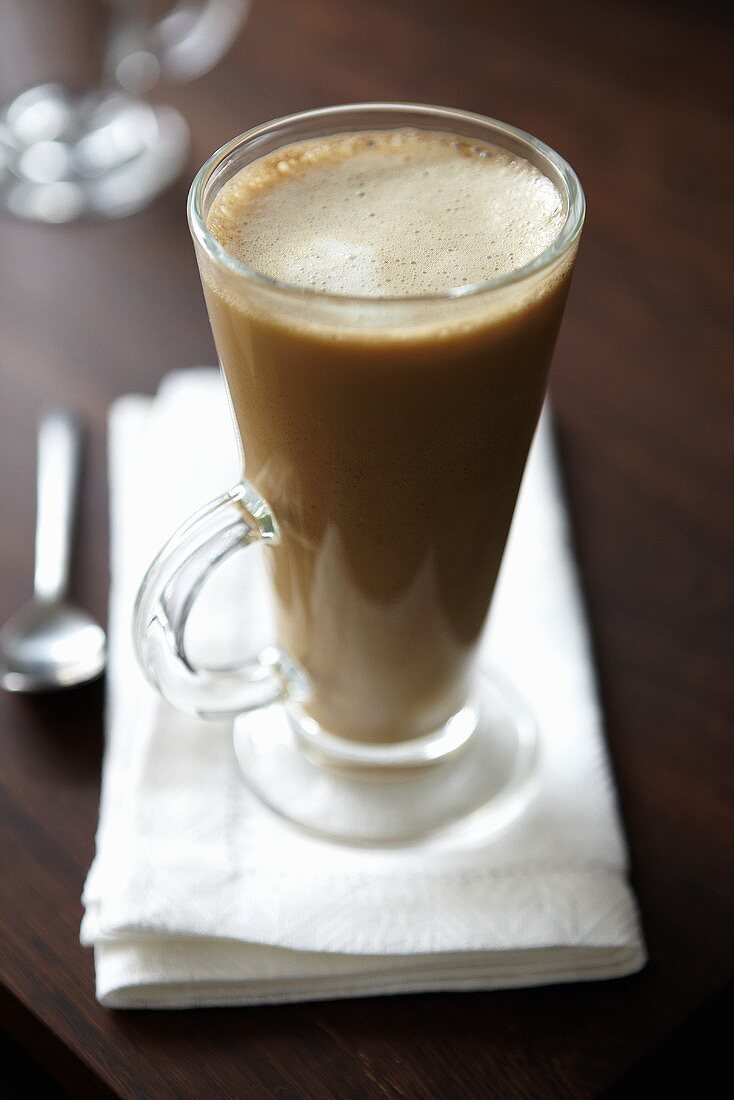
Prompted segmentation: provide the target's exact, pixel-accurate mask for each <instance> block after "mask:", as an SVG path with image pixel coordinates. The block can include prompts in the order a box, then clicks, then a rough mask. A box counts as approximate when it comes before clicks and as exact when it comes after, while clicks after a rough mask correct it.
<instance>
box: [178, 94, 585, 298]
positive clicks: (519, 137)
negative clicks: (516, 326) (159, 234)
mask: <svg viewBox="0 0 734 1100" xmlns="http://www.w3.org/2000/svg"><path fill="white" fill-rule="evenodd" d="M367 111H372V112H384V113H385V115H386V116H388V115H389V114H392V113H398V112H404V113H407V114H413V115H415V116H416V117H419V116H422V117H425V116H432V117H434V118H436V119H437V120H438V121H443V122H444V123H446V124H447V125H446V127H445V128H446V130H448V132H451V130H450V122H451V120H452V119H453V120H457V119H458V120H459V121H461V122H463V123H465V124H474V125H478V126H483V127H491V128H492V129H493V130H494V131H495V133H496V134H497V135H498V136H499V137H501V136H502V135H506V136H507V137H508V138H511V139H512V140H514V141H515V142H520V143H521V144H522V145H525V146H529V147H530V148H531V149H532V150H533V151H534V152H535V153H536V154H539V155H540V156H541V157H543V158H545V160H546V161H548V162H549V163H550V164H551V165H552V166H553V168H554V169H555V170H556V172H557V173H558V175H559V176H560V178H561V180H562V181H563V184H564V186H565V188H566V192H567V196H566V197H567V201H568V209H567V211H566V217H565V220H564V223H563V226H562V227H561V229H560V231H559V232H558V234H557V235H556V236H555V237H554V238H553V240H552V241H551V243H550V244H549V245H547V246H546V248H544V249H543V251H542V252H540V253H539V254H538V255H537V256H536V257H535V258H534V259H533V260H531V261H530V262H529V263H527V264H523V266H522V267H518V268H515V269H514V270H513V271H509V272H507V273H505V274H504V275H499V276H495V277H494V278H490V279H484V280H481V281H480V282H476V283H467V284H465V285H463V286H457V287H450V288H449V289H448V290H445V291H439V292H436V293H432V294H412V295H404V296H397V297H390V298H387V297H378V296H375V295H359V294H336V293H334V292H331V291H322V290H311V289H309V288H308V287H301V286H297V285H296V284H294V283H287V282H284V281H283V280H281V279H274V278H271V277H270V276H268V275H264V274H263V273H262V272H260V271H257V270H256V269H255V268H251V267H248V266H247V264H245V263H243V262H242V261H241V260H238V259H236V258H235V257H234V256H233V255H232V254H231V253H230V252H228V251H227V249H226V248H224V246H223V245H222V244H220V242H219V241H218V240H217V238H216V237H215V236H214V235H213V234H212V233H210V232H209V230H208V229H207V226H206V221H205V219H204V215H203V210H202V206H203V199H204V197H205V193H206V188H207V185H208V184H209V182H210V180H211V179H212V177H213V176H214V174H215V172H216V171H217V169H218V168H220V167H221V165H223V164H224V163H225V162H226V161H227V160H229V159H230V158H231V157H232V156H233V155H234V154H235V153H236V152H237V151H238V150H239V149H240V148H242V147H244V146H245V145H246V144H248V143H249V142H252V141H254V140H255V139H256V138H259V137H264V136H267V135H268V134H275V133H277V131H278V130H279V129H282V128H283V127H284V126H286V125H288V124H293V123H299V122H302V121H307V120H312V121H314V122H318V121H319V120H320V119H322V120H324V121H326V120H327V119H329V118H335V117H336V118H342V119H343V118H349V117H350V116H352V115H358V114H360V113H364V112H367ZM355 128H356V127H355ZM293 140H294V141H297V140H298V138H294V139H293ZM477 140H479V139H477ZM285 144H288V142H287V141H286V142H284V145H285ZM498 144H499V143H498ZM186 209H187V216H188V222H189V228H190V230H191V235H192V236H193V238H194V240H195V241H196V242H197V243H198V244H199V245H200V246H201V248H203V250H204V251H205V252H206V253H207V255H208V256H209V257H210V259H211V260H213V261H214V262H216V263H217V264H219V265H220V266H222V267H224V268H226V269H227V270H228V271H230V272H232V273H233V274H235V275H238V276H240V277H241V278H244V279H245V280H247V281H248V282H250V283H254V284H256V285H258V286H260V287H264V288H266V289H268V290H271V291H277V292H278V293H280V294H285V295H287V296H288V297H291V298H294V299H297V300H299V301H307V300H315V301H329V302H332V303H338V304H341V305H344V304H349V303H351V304H358V305H360V306H363V307H365V308H374V307H376V306H379V307H380V308H382V309H384V308H385V307H386V306H391V305H394V304H398V305H399V304H410V303H413V304H415V303H419V302H424V303H425V302H439V301H452V300H456V299H457V298H462V299H463V298H470V297H474V296H478V295H481V294H484V293H490V292H491V291H494V290H500V289H502V288H504V287H508V286H513V285H515V284H517V283H521V282H523V281H525V280H526V279H528V278H531V277H532V276H534V275H536V274H538V273H540V272H542V271H544V270H546V269H547V268H549V267H551V266H552V265H553V264H554V263H555V262H556V261H557V260H559V259H561V258H562V257H563V256H564V254H565V253H567V252H568V251H569V249H570V248H571V247H572V246H573V245H574V244H575V242H576V241H577V240H578V238H579V235H580V233H581V229H582V227H583V224H584V216H585V212H586V200H585V197H584V192H583V188H582V187H581V182H580V180H579V178H578V176H577V175H576V173H575V172H574V170H573V168H572V167H571V165H570V164H569V163H568V162H567V161H566V160H565V159H564V158H563V157H562V156H561V155H560V154H559V153H557V152H556V151H555V150H554V149H552V148H551V147H550V146H549V145H546V144H545V142H543V141H540V140H539V139H538V138H536V137H533V135H532V134H529V133H527V132H526V131H525V130H521V129H519V128H518V127H517V126H512V125H510V124H509V123H506V122H501V121H500V120H498V119H495V118H490V117H488V116H486V115H481V114H477V113H476V112H473V111H464V110H460V109H458V108H455V107H439V106H434V105H432V104H422V103H400V102H390V101H385V102H367V103H346V104H336V105H334V106H330V107H318V108H315V109H313V110H308V111H298V112H296V113H294V114H290V115H283V116H281V117H280V118H276V119H272V120H271V121H269V122H263V123H260V124H259V125H257V126H253V127H251V129H249V130H245V131H244V132H243V133H241V134H238V135H237V137H234V138H231V139H230V141H228V142H226V143H225V144H224V145H222V146H220V148H219V149H217V150H216V152H214V153H213V154H212V155H211V156H210V157H209V158H208V160H206V161H205V163H204V164H203V165H202V167H201V168H200V169H199V171H198V172H197V173H196V176H195V177H194V180H193V182H192V184H191V188H190V189H189V195H188V201H187V206H186Z"/></svg>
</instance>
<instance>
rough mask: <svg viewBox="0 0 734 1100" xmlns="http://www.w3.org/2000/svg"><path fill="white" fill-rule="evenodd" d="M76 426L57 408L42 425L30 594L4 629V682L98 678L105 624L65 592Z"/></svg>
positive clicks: (63, 683) (66, 682)
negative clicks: (99, 623)
mask: <svg viewBox="0 0 734 1100" xmlns="http://www.w3.org/2000/svg"><path fill="white" fill-rule="evenodd" d="M79 438H80V434H79V428H78V426H77V424H76V422H75V421H74V420H73V419H72V417H71V416H69V414H68V413H65V412H62V411H54V412H51V413H48V414H47V415H46V416H45V417H44V418H43V420H42V422H41V426H40V428H39V431H38V511H37V517H36V567H35V575H34V581H33V598H32V599H31V600H30V601H29V602H28V603H27V604H25V605H24V606H23V607H21V609H20V611H17V612H16V613H15V615H13V616H12V617H11V618H10V619H8V621H7V622H6V623H5V625H4V626H3V628H2V629H1V630H0V684H2V686H3V687H4V688H7V690H8V691H54V690H56V689H58V688H66V687H73V686H74V685H76V684H82V683H85V682H86V681H87V680H91V679H93V678H94V677H95V676H99V674H100V673H101V672H102V670H103V669H104V666H105V660H106V641H105V634H104V631H103V630H102V627H101V626H99V625H98V623H96V622H95V621H94V619H92V618H91V616H89V615H88V614H87V613H86V611H82V609H81V608H79V607H75V606H74V605H73V604H71V603H69V602H68V601H67V598H66V594H67V586H68V580H69V559H70V555H71V535H72V526H73V521H74V506H75V503H76V487H77V480H78V471H79Z"/></svg>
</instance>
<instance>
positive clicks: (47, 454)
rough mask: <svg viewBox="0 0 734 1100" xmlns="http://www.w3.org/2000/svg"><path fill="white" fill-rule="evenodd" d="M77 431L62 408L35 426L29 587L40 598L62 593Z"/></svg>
mask: <svg viewBox="0 0 734 1100" xmlns="http://www.w3.org/2000/svg"><path fill="white" fill-rule="evenodd" d="M79 444H80V432H79V427H78V425H77V422H76V421H75V420H74V419H73V417H71V416H70V415H69V413H67V412H64V411H63V410H60V409H59V410H54V411H53V412H49V413H47V414H46V415H45V416H44V417H43V420H42V421H41V424H40V427H39V429H38V490H37V491H38V510H37V514H36V568H35V575H34V579H33V587H34V590H35V594H36V596H38V598H39V599H42V600H48V601H55V600H60V599H62V598H63V596H64V595H65V594H66V588H67V584H68V580H69V562H70V558H71V536H72V527H73V523H74V509H75V504H76V490H77V482H78V474H79Z"/></svg>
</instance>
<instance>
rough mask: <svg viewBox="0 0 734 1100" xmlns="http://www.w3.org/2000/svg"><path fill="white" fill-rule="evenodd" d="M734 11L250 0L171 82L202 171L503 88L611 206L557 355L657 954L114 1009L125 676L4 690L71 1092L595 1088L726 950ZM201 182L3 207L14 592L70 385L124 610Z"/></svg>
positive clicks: (1, 958)
mask: <svg viewBox="0 0 734 1100" xmlns="http://www.w3.org/2000/svg"><path fill="white" fill-rule="evenodd" d="M0 33H1V30H0ZM730 35H731V28H730V27H729V26H727V24H726V23H725V22H724V21H723V17H722V16H720V15H718V14H717V13H716V11H715V10H713V9H708V8H707V7H706V6H705V5H701V4H693V3H691V4H685V3H682V2H679V3H676V4H665V3H663V2H662V0H661V2H659V3H656V2H654V0H648V2H646V3H642V2H640V3H632V2H624V0H616V2H612V0H607V2H605V3H597V4H594V3H592V4H589V3H581V2H577V3H570V2H564V0H557V2H556V3H553V4H549V3H547V0H528V2H525V3H517V2H516V0H495V2H493V3H491V4H490V3H488V2H487V3H479V2H478V3H469V2H468V0H452V2H451V3H447V2H446V0H423V2H419V0H372V2H370V3H364V2H360V0H348V2H347V0H256V2H255V5H254V10H253V13H252V16H251V18H250V21H249V23H248V24H247V26H246V28H245V30H244V32H243V34H242V36H241V38H240V40H239V41H238V43H237V45H236V46H235V48H234V50H233V51H232V52H231V53H230V54H229V56H228V57H227V58H226V60H225V61H224V62H223V63H222V64H221V65H220V66H219V67H218V68H217V69H216V70H215V72H213V73H211V74H210V75H208V76H207V77H205V78H203V79H201V80H200V81H198V82H196V83H195V84H192V85H189V86H187V87H181V88H172V89H166V90H165V95H166V96H167V97H168V99H169V101H171V102H174V103H175V104H176V105H178V106H180V107H181V109H182V110H183V111H184V112H185V114H186V115H187V117H188V118H189V120H190V122H191V126H192V132H193V154H192V168H193V166H194V165H195V164H198V163H200V162H201V161H202V160H203V159H204V157H205V156H206V155H208V154H209V152H211V151H212V150H213V149H214V148H215V147H216V146H218V145H219V144H221V143H222V142H223V141H224V140H225V139H226V138H229V137H230V136H231V135H232V134H234V133H237V132H239V131H241V130H244V129H246V128H247V127H248V126H250V125H251V124H253V123H255V122H258V121H262V120H265V119H267V118H271V117H275V116H277V115H280V114H285V113H287V112H289V111H293V110H297V109H300V108H304V107H311V106H316V105H323V104H326V103H333V102H339V101H349V100H360V99H361V100H366V99H404V100H413V101H422V102H434V103H446V104H450V105H458V106H463V107H467V108H470V109H474V110H477V111H481V112H484V113H486V114H490V115H494V116H496V117H498V118H503V119H507V120H508V121H511V122H514V123H516V124H517V125H519V126H521V127H524V128H525V129H527V130H530V131H531V132H533V133H536V134H538V135H540V136H541V137H543V138H544V139H545V140H546V141H548V142H549V143H550V144H552V145H553V146H555V147H556V148H557V149H559V150H560V151H561V152H562V153H563V154H564V155H565V156H566V157H567V158H568V159H569V160H570V161H571V163H572V164H573V165H574V166H575V167H576V168H577V170H578V172H579V174H580V176H581V178H582V180H583V182H584V185H585V187H586V191H587V196H588V203H589V220H588V223H587V228H586V231H585V238H584V242H583V246H582V252H581V257H580V260H579V265H578V268H577V274H576V281H575V286H574V290H573V293H572V300H571V303H570V307H569V310H568V314H567V319H566V323H565V328H564V331H563V334H562V337H561V340H560V344H559V348H558V353H557V357H556V363H555V369H554V370H555V372H554V383H553V385H554V393H555V403H556V410H557V414H558V421H559V427H560V438H561V445H562V458H563V463H564V468H565V474H566V480H567V486H568V494H569V499H570V506H571V511H572V515H573V519H574V524H575V531H576V537H577V545H578V552H579V558H580V565H581V571H582V575H583V580H584V584H585V589H586V595H587V598H588V605H589V613H590V618H591V622H592V627H593V632H594V637H595V642H596V652H597V657H598V666H599V674H600V680H601V685H602V692H603V698H604V703H605V707H606V714H607V728H608V735H609V743H610V746H611V752H612V756H613V759H614V764H615V767H616V773H617V778H618V783H619V791H620V798H621V803H622V808H623V812H624V817H625V822H626V826H627V831H628V836H629V842H630V848H631V854H632V862H633V877H634V884H635V888H636V890H637V894H638V897H639V900H640V905H641V909H642V915H643V919H644V925H645V931H646V935H647V939H648V943H649V948H650V954H651V961H650V964H649V966H648V967H647V968H646V970H645V971H644V972H643V973H641V974H639V975H637V976H635V977H632V978H629V979H626V980H620V981H616V982H608V983H594V984H589V985H577V986H567V987H558V988H552V989H542V990H528V991H517V992H508V993H488V994H466V995H465V994H461V995H435V996H411V997H396V998H392V999H390V998H381V999H378V1000H362V1001H353V1002H338V1003H331V1004H329V1003H325V1004H310V1005H300V1006H295V1007H287V1008H255V1009H241V1010H216V1011H197V1012H183V1013H174V1012H153V1013H140V1012H137V1013H136V1012H128V1013H125V1012H108V1011H105V1010H103V1009H102V1008H100V1006H99V1005H98V1004H97V1003H96V1001H95V999H94V992H93V968H92V958H91V955H90V953H89V952H87V951H85V950H83V949H82V948H81V947H80V946H79V943H78V938H77V937H78V926H79V920H80V917H81V907H80V903H79V894H80V891H81V887H82V882H83V879H84V875H85V872H86V870H87V867H88V865H89V862H90V859H91V856H92V849H93V836H94V828H95V824H96V817H97V799H98V786H99V772H100V760H101V753H102V706H103V687H102V686H101V685H97V686H94V687H92V688H89V689H84V690H80V691H78V692H77V693H75V694H70V695H68V696H65V697H62V698H53V699H51V698H47V699H38V700H24V699H20V698H11V697H8V696H3V697H2V698H0V708H1V709H0V760H1V765H0V768H1V774H0V800H1V807H2V814H1V822H0V828H1V830H2V833H1V837H0V852H1V853H2V865H3V870H2V874H1V875H0V889H1V890H2V894H3V901H2V910H1V912H0V963H1V966H2V978H3V983H4V992H3V994H2V999H1V1000H0V1004H1V1005H2V1010H3V1018H4V1022H5V1026H6V1028H7V1030H8V1031H9V1032H10V1033H11V1034H12V1035H14V1036H15V1037H16V1039H17V1040H18V1041H19V1042H20V1043H21V1044H22V1045H23V1047H24V1048H26V1049H27V1050H28V1051H30V1052H31V1054H32V1056H33V1058H34V1059H35V1061H36V1062H37V1063H40V1064H41V1065H42V1066H45V1067H46V1068H47V1069H48V1070H49V1072H51V1073H52V1074H53V1075H54V1077H56V1078H57V1079H58V1080H60V1081H62V1082H63V1083H64V1084H65V1085H66V1087H67V1088H68V1090H69V1092H70V1093H71V1094H72V1095H74V1096H101V1095H108V1094H110V1095H113V1096H115V1097H126V1098H135V1100H144V1098H155V1100H164V1098H174V1097H175V1098H176V1100H181V1098H189V1097H196V1098H209V1097H217V1098H219V1097H226V1098H240V1097H311V1096H319V1097H354V1098H372V1097H392V1096H395V1097H404V1098H405V1097H409V1098H410V1097H440V1098H451V1097H460V1096H461V1097H485V1096H486V1097H503V1098H504V1097H543V1098H545V1097H564V1098H567V1097H588V1096H594V1095H598V1094H599V1092H600V1091H602V1090H603V1089H604V1088H605V1087H607V1086H608V1085H610V1083H612V1082H614V1081H615V1080H619V1078H620V1076H621V1075H623V1074H624V1073H625V1072H626V1071H627V1070H628V1069H629V1067H630V1066H634V1064H635V1063H638V1062H639V1060H640V1059H641V1058H642V1057H643V1055H645V1053H646V1052H649V1051H651V1050H652V1051H654V1050H655V1049H657V1044H659V1043H660V1041H661V1039H663V1037H664V1036H666V1035H670V1034H671V1032H674V1029H675V1028H676V1027H678V1026H679V1025H681V1024H683V1023H684V1022H685V1021H689V1022H690V1021H691V1020H692V1019H695V1018H696V1013H697V1012H699V1011H700V1009H701V1006H702V1005H705V1004H706V1002H707V1001H710V999H711V998H712V997H714V996H715V995H716V994H717V993H718V991H719V990H721V988H722V987H723V986H724V985H725V983H726V982H727V980H728V979H729V977H730V975H731V972H732V948H731V941H730V933H731V928H732V918H733V912H732V910H733V908H734V906H733V900H734V899H733V892H732V879H731V876H730V874H728V868H727V858H726V857H727V839H728V837H730V836H731V826H732V800H731V797H730V796H731V778H732V768H731V763H732V757H731V717H732V708H731V686H732V681H733V677H732V671H731V660H730V658H731V655H732V653H731V648H729V649H728V650H727V643H731V634H730V633H729V630H730V627H731V623H732V607H731V604H732V592H733V585H732V541H733V540H732V535H733V534H734V531H733V529H732V496H731V488H732V467H733V463H732V458H733V448H732V440H733V438H734V432H733V430H732V414H733V412H734V400H733V398H734V377H733V376H732V357H731V345H730V344H729V342H728V337H729V336H730V335H731V329H730V328H728V327H727V311H728V308H729V307H730V297H729V293H730V291H731V254H732V242H731V239H730V238H729V240H728V241H727V239H726V238H727V229H726V219H727V216H729V220H730V221H731V202H730V194H731V180H732V178H734V162H733V160H732V142H731V134H730V131H729V130H728V128H727V111H726V108H727V104H726V102H725V91H726V88H725V73H726V71H727V67H728V64H729V61H730V45H731V37H730ZM162 94H163V93H162ZM184 196H185V187H184V184H181V185H180V186H178V187H177V188H176V189H175V190H174V191H172V192H171V193H170V194H169V195H167V196H166V197H165V198H164V199H162V200H160V201H159V202H158V203H157V204H156V205H155V207H154V208H152V209H150V210H149V211H147V212H145V213H143V214H141V215H138V216H137V217H135V218H132V219H129V220H127V221H123V222H120V223H117V224H112V225H85V226H74V227H70V228H59V229H55V228H41V227H36V226H30V225H25V224H20V223H14V222H12V221H11V220H8V219H5V220H3V221H2V222H0V310H1V319H2V324H1V329H0V372H1V374H0V386H1V389H0V488H1V492H2V496H1V498H0V517H1V526H0V555H1V557H0V578H1V587H0V619H3V618H4V617H5V616H6V615H7V614H9V613H10V612H11V611H12V610H13V609H14V608H15V607H16V606H17V605H18V604H19V603H20V602H21V601H22V600H23V599H24V598H25V597H26V596H27V595H28V594H29V586H30V576H31V557H32V546H33V517H34V481H33V478H34V474H33V469H34V449H35V440H34V433H35V426H36V420H37V416H38V414H39V411H40V410H41V408H42V407H43V406H44V405H46V404H47V403H48V402H51V401H55V400H61V401H65V402H68V403H70V404H71V405H73V406H75V407H76V408H77V409H78V410H79V411H80V412H81V413H82V414H83V415H84V417H85V418H86V420H87V421H88V423H89V425H90V426H91V439H90V445H89V450H88V466H87V473H88V476H87V480H86V484H85V487H84V492H83V502H82V503H83V507H82V519H81V531H80V539H79V552H78V555H77V562H76V591H77V593H78V595H79V596H80V598H81V599H82V600H83V601H84V603H85V604H86V605H87V606H88V607H89V608H90V609H91V610H92V611H93V612H95V613H96V614H97V615H99V616H100V617H101V618H102V619H104V617H105V615H106V603H107V526H106V524H107V506H106V479H105V416H106V412H107V409H108V406H109V404H110V402H111V401H112V400H113V399H114V398H115V397H116V396H117V395H118V394H119V393H122V392H125V391H130V390H138V391H144V392H152V391H153V390H154V389H155V388H156V386H157V383H158V381H159V379H160V378H161V376H162V375H163V374H164V373H165V372H166V371H168V370H171V369H172V368H175V367H180V366H182V365H184V364H195V363H202V362H209V361H211V360H212V359H213V348H212V343H211V339H210V334H209V329H208V325H207V321H206V316H205V312H204V305H203V301H202V296H201V292H200V289H199V282H198V277H197V273H196V269H195V264H194V258H193V253H192V249H191V245H190V242H189V237H188V232H187V229H186V224H185V218H184ZM680 1046H681V1044H680V1043H677V1042H675V1041H673V1042H671V1043H669V1045H668V1047H667V1048H664V1049H667V1051H668V1052H669V1054H670V1056H671V1057H672V1058H673V1059H674V1060H675V1057H676V1050H675V1048H676V1047H680ZM678 1053H679V1051H678ZM661 1059H662V1055H661V1056H660V1058H659V1059H658V1062H659V1063H660V1062H661ZM658 1079H659V1078H658Z"/></svg>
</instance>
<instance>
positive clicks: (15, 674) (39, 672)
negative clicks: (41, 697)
mask: <svg viewBox="0 0 734 1100" xmlns="http://www.w3.org/2000/svg"><path fill="white" fill-rule="evenodd" d="M106 652H107V647H106V639H105V634H104V631H103V630H102V627H101V626H99V624H98V623H96V622H95V621H94V619H92V617H91V616H90V615H88V614H87V613H86V611H82V609H81V608H79V607H75V606H74V605H73V604H70V603H67V602H66V601H61V602H58V603H56V602H54V603H51V602H48V601H45V600H38V599H32V600H30V601H29V602H28V603H27V604H25V605H24V606H23V607H21V608H20V610H19V611H16V613H15V614H14V615H13V616H12V617H11V618H10V619H8V621H7V622H6V623H5V625H4V626H3V628H2V630H0V684H2V686H3V687H4V688H5V689H6V690H7V691H18V692H23V691H34V692H36V691H38V692H41V691H56V690H58V689H60V688H68V687H74V686H75V685H77V684H83V683H86V681H87V680H93V679H94V678H95V677H96V676H99V675H100V674H101V673H102V671H103V670H104V667H105V661H106Z"/></svg>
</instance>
